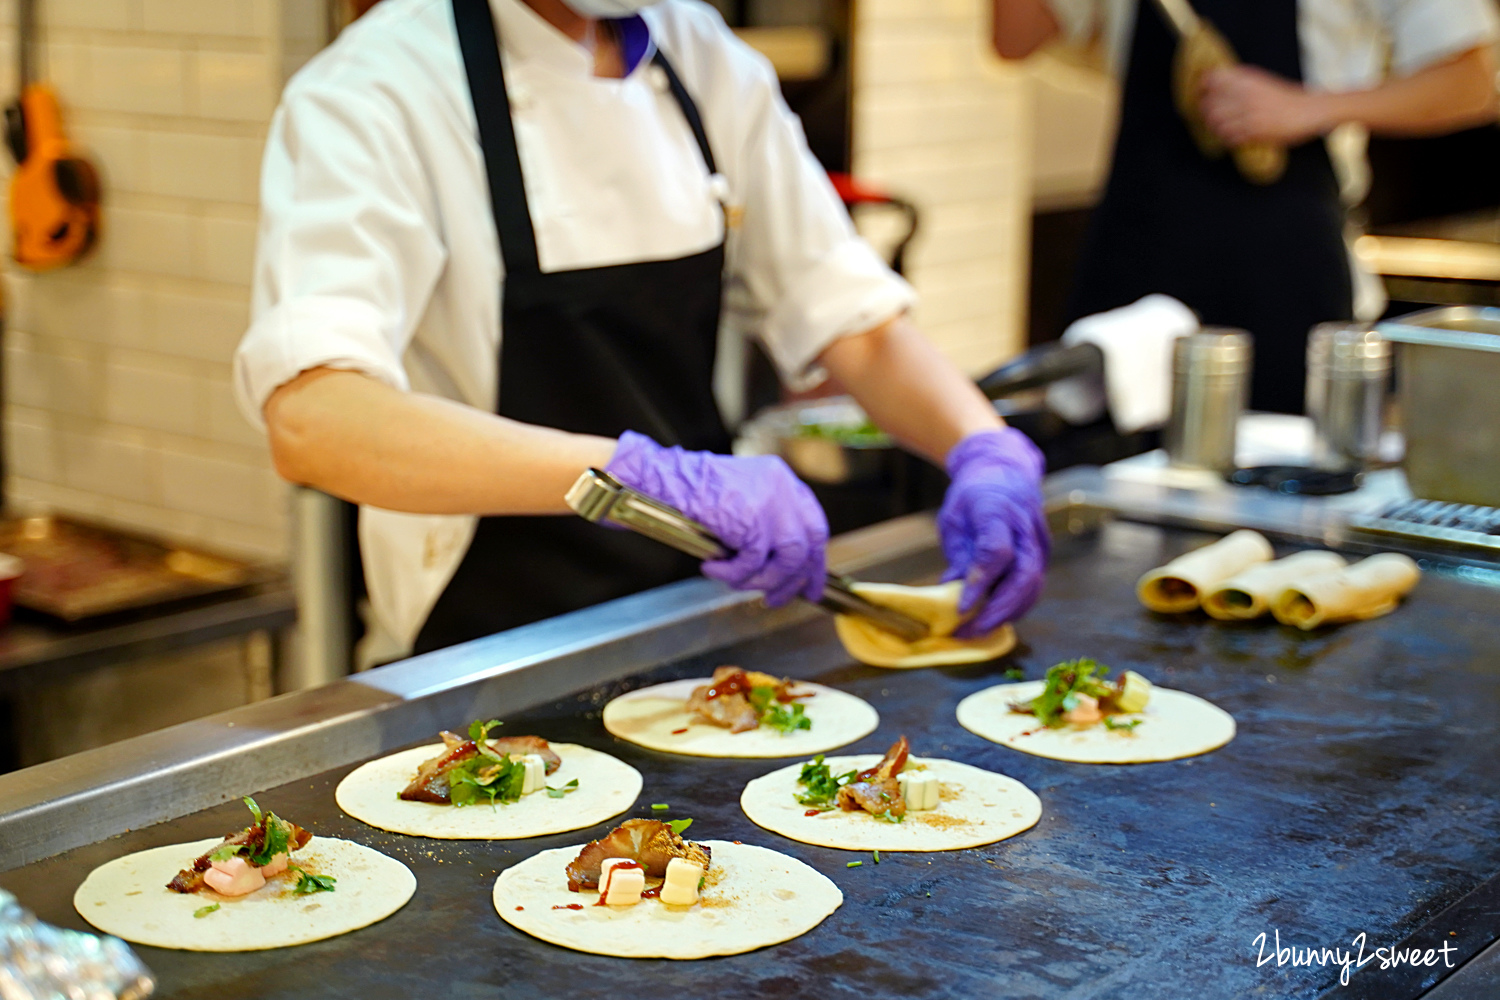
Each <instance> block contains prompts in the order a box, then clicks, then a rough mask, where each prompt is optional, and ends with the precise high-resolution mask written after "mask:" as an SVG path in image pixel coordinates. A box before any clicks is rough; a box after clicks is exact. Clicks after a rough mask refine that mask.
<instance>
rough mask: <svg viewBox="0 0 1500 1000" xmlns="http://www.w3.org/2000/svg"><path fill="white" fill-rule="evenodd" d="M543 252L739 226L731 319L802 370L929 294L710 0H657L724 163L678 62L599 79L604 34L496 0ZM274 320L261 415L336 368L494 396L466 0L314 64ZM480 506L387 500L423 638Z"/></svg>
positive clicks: (489, 274)
mask: <svg viewBox="0 0 1500 1000" xmlns="http://www.w3.org/2000/svg"><path fill="white" fill-rule="evenodd" d="M491 5H492V7H493V9H494V11H495V15H496V20H497V23H498V25H499V32H500V35H501V40H502V54H503V58H504V60H505V64H506V74H507V80H508V83H509V87H510V94H511V100H512V104H513V106H514V121H515V129H516V135H517V143H518V146H519V148H520V154H521V163H522V170H523V172H524V174H525V180H526V185H527V192H528V201H529V204H530V208H531V214H532V218H533V221H534V224H535V226H536V230H537V247H538V251H539V254H540V258H541V266H542V269H543V270H544V271H559V270H571V269H577V268H587V267H598V266H605V265H613V264H625V263H632V262H637V261H643V260H661V259H673V258H679V257H685V256H688V255H691V254H696V253H700V252H702V251H704V250H707V249H709V248H711V247H713V246H715V245H717V244H718V243H719V242H720V240H722V239H724V238H725V237H724V234H725V223H724V219H725V213H724V211H723V210H722V209H721V204H720V199H721V197H722V198H723V200H724V202H726V203H727V204H728V205H729V206H731V211H730V213H729V214H730V217H731V218H734V219H736V223H735V224H734V225H733V226H732V228H730V230H729V233H728V247H727V251H728V264H727V273H726V288H727V292H726V299H727V307H728V309H729V315H728V317H727V322H728V323H730V324H732V326H733V327H734V328H736V329H740V330H746V331H750V332H753V333H754V334H755V335H757V336H759V337H760V339H761V340H762V341H763V342H764V344H765V345H766V347H767V349H768V352H769V353H770V355H771V357H772V358H773V360H774V361H775V362H776V363H777V365H778V367H779V368H780V370H781V371H782V373H783V375H784V376H785V377H787V378H789V379H791V380H799V379H805V378H808V377H816V373H815V372H814V371H813V366H814V364H815V361H816V359H817V357H818V355H819V354H821V353H822V351H823V349H824V348H826V347H827V346H828V345H829V344H831V343H832V342H833V341H835V340H836V339H838V338H840V337H843V336H846V335H850V334H854V333H861V332H864V331H866V330H869V329H872V328H874V327H876V326H878V325H879V324H880V323H882V322H884V321H886V320H888V319H890V318H891V317H893V316H896V315H898V314H899V313H901V312H902V311H904V310H906V309H908V308H910V307H911V305H912V304H913V300H914V296H913V293H912V290H911V288H910V287H909V286H908V285H907V284H906V283H905V282H904V281H902V280H901V279H900V278H898V277H897V276H896V275H894V274H893V273H891V271H890V269H889V268H888V267H887V266H886V265H885V263H884V262H883V261H882V260H880V259H879V257H878V256H877V255H876V253H875V252H874V251H873V250H872V249H871V248H870V247H869V246H868V245H867V244H866V243H865V242H864V241H863V240H862V239H860V238H859V237H858V236H857V235H856V234H855V232H854V229H853V226H852V224H851V223H850V221H849V218H848V214H847V213H846V212H845V211H844V208H843V206H842V205H841V204H840V202H839V200H838V197H837V195H836V194H835V193H834V191H833V189H832V186H831V185H830V184H829V182H828V180H827V177H826V176H825V174H824V172H823V170H822V168H821V167H820V166H819V165H818V163H817V161H816V160H815V159H814V158H813V157H812V155H811V154H810V153H809V152H808V150H807V146H806V142H805V140H804V138H803V134H802V130H801V126H800V123H799V122H798V121H797V119H796V117H795V116H794V115H792V114H791V112H790V111H788V109H787V108H786V106H785V104H784V103H783V102H782V99H781V93H780V89H779V86H778V83H777V80H776V75H775V72H774V71H773V70H772V69H771V67H770V65H769V63H767V62H766V61H765V60H764V59H763V58H762V57H761V56H759V55H758V54H756V53H755V52H754V51H752V50H751V49H750V48H748V47H747V46H745V45H744V44H742V43H741V42H739V40H738V39H736V38H735V37H734V35H733V34H732V33H731V32H730V31H729V30H728V28H727V27H726V26H725V25H724V23H723V21H722V20H721V19H720V17H719V15H718V14H717V13H716V12H715V11H714V10H713V9H712V8H711V7H709V6H707V5H706V4H703V3H698V2H692V0H666V2H664V3H661V4H659V5H657V6H655V7H652V8H649V9H648V10H646V11H645V13H644V17H645V19H646V22H647V24H648V26H649V28H650V30H651V35H652V39H653V43H654V44H655V45H657V46H659V47H660V49H661V50H662V52H663V53H665V55H666V56H667V58H668V59H669V60H670V61H671V62H672V64H673V66H674V68H675V69H676V70H677V72H678V74H679V76H681V78H682V80H683V83H684V85H685V86H686V88H687V90H688V92H689V93H690V94H691V95H692V97H693V99H694V100H695V101H696V102H697V104H698V107H699V109H700V111H701V113H702V116H703V119H704V124H705V128H706V130H707V133H708V137H709V142H710V144H711V146H712V148H713V150H714V155H715V157H716V159H717V160H718V167H719V172H720V174H721V175H722V177H723V180H722V181H719V182H711V180H710V178H709V176H708V173H707V171H706V169H705V167H704V164H703V160H702V157H701V155H700V153H699V150H698V147H697V144H696V143H695V142H694V140H693V136H692V132H691V130H690V129H689V127H688V125H687V122H686V120H685V119H684V118H683V116H682V112H681V110H680V109H679V107H678V105H677V103H676V101H675V100H674V99H673V98H672V96H671V94H670V92H669V91H668V90H667V87H666V81H665V77H664V74H662V73H661V71H660V70H659V69H658V68H656V67H653V66H651V65H650V57H649V55H648V57H647V59H645V60H643V61H642V63H641V64H640V66H638V67H637V68H636V69H634V70H633V71H632V72H631V73H630V74H629V75H628V76H627V77H626V78H625V79H623V80H610V79H601V78H597V77H595V76H593V66H592V62H591V57H590V56H589V54H588V52H587V51H586V50H585V49H583V48H582V47H581V46H579V45H577V44H575V43H574V42H573V41H571V40H570V39H568V38H566V37H565V36H564V35H562V34H561V33H560V32H558V31H557V30H556V29H554V28H552V27H551V26H550V25H549V24H547V23H546V22H545V21H543V20H542V19H541V18H539V17H538V16H537V15H536V14H535V13H534V12H533V11H532V10H531V9H530V8H528V7H526V6H525V5H523V4H521V3H520V2H518V0H491ZM261 202H262V218H261V227H260V243H259V249H258V253H257V260H256V271H255V288H254V297H253V306H252V309H253V313H252V315H253V324H252V326H251V328H250V330H249V332H248V333H247V334H246V335H245V338H244V340H243V342H242V343H241V345H240V349H239V352H238V354H237V356H236V358H235V389H236V395H237V397H238V399H239V402H240V405H241V408H242V409H243V411H244V413H245V415H246V416H247V417H248V418H249V419H250V420H252V421H254V422H256V423H257V425H260V424H261V422H262V418H261V408H262V407H263V405H264V404H265V401H266V399H267V398H268V397H269V396H270V395H271V393H272V392H274V391H275V389H276V388H277V387H278V386H280V385H283V384H284V383H286V382H287V381H289V380H291V379H292V378H294V377H296V376H297V375H298V374H299V373H300V372H302V371H305V370H307V369H310V368H315V367H319V366H327V367H333V368H342V369H350V370H354V371H360V372H364V373H366V374H368V375H370V376H372V377H374V378H377V379H380V380H381V381H383V382H385V383H387V384H389V385H391V386H394V387H396V388H398V389H403V390H406V389H411V390H414V391H419V392H425V393H433V394H437V395H440V396H444V397H447V398H449V399H454V400H458V401H460V402H463V403H467V404H469V405H471V406H475V407H478V408H480V409H483V410H487V411H493V410H494V409H495V406H496V399H495V395H496V389H497V384H498V373H499V364H498V357H499V347H500V338H501V337H502V336H503V331H502V330H501V329H500V301H501V286H502V283H503V280H504V276H503V274H502V263H501V258H500V253H499V247H498V241H497V236H496V233H495V227H494V221H493V217H492V215H491V210H490V201H489V189H488V186H487V181H486V177H485V172H484V164H483V159H482V155H481V152H480V147H479V143H478V139H477V128H476V125H475V121H474V112H473V106H472V104H471V102H470V98H469V92H468V84H467V79H466V76H465V74H464V69H463V63H462V58H461V56H460V54H459V49H458V42H457V38H456V36H455V33H454V26H453V15H452V9H451V5H450V0H385V2H383V3H381V4H379V5H378V6H376V7H375V9H374V10H373V11H372V12H371V13H370V14H368V15H366V17H365V18H363V19H362V20H360V21H359V22H357V23H356V24H355V25H354V26H352V27H351V28H349V29H348V30H347V31H345V32H344V34H343V35H342V36H341V37H340V38H339V40H338V41H337V42H336V43H335V44H334V45H333V46H331V47H330V48H329V49H328V50H326V51H325V52H323V53H322V54H320V55H319V56H318V57H317V58H316V59H314V60H313V61H312V62H311V63H310V64H309V65H308V66H307V67H306V68H304V69H303V70H302V71H301V72H300V73H298V74H297V76H296V77H295V78H293V80H292V82H291V83H290V84H289V85H288V86H287V89H286V92H285V94H284V95H283V97H282V102H281V106H280V108H279V109H278V110H277V112H276V116H275V118H274V120H273V121H272V125H271V132H270V138H269V141H268V144H267V149H266V157H265V165H264V170H263V174H262V181H261ZM474 525H475V519H474V518H472V517H448V516H426V515H412V514H400V513H394V512H391V511H384V510H377V509H373V508H368V507H367V508H364V509H362V511H361V516H360V546H361V551H362V553H363V556H364V562H365V573H366V578H367V583H368V587H369V592H370V600H371V604H372V607H373V610H374V613H375V617H376V619H377V623H378V625H379V626H380V627H381V628H382V629H383V630H384V631H385V632H387V633H388V634H389V637H390V638H391V639H393V640H394V643H395V646H396V648H397V649H409V648H410V646H411V643H412V641H413V640H414V639H415V637H416V634H417V632H418V630H419V629H420V628H421V626H422V623H423V622H424V621H425V620H426V617H427V614H428V612H429V611H430V610H431V608H432V606H433V604H434V603H435V602H436V600H437V598H438V596H439V595H440V594H441V593H442V590H443V588H444V587H445V586H446V585H447V583H448V580H449V579H450V578H451V577H452V575H453V572H454V570H455V569H456V568H457V566H458V563H459V561H460V560H461V559H462V557H463V554H464V552H465V550H466V549H467V548H468V544H469V541H470V539H471V538H472V537H473V531H474Z"/></svg>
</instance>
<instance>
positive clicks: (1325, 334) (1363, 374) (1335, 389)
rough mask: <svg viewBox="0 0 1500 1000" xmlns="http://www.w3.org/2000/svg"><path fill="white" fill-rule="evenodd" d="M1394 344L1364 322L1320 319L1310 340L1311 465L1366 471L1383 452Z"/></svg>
mask: <svg viewBox="0 0 1500 1000" xmlns="http://www.w3.org/2000/svg"><path fill="white" fill-rule="evenodd" d="M1390 381H1391V344H1390V342H1389V341H1388V340H1386V339H1385V338H1384V337H1382V336H1381V335H1380V334H1379V333H1377V332H1375V330H1373V329H1371V328H1370V327H1369V326H1367V325H1365V324H1362V323H1320V324H1318V325H1317V326H1315V327H1313V330H1312V333H1311V335H1309V337H1308V340H1307V415H1308V416H1309V417H1311V418H1312V423H1313V464H1314V465H1316V466H1317V467H1318V468H1321V469H1329V470H1334V471H1346V470H1354V469H1362V468H1364V467H1365V466H1366V465H1368V464H1369V463H1370V462H1372V461H1374V459H1375V458H1376V456H1377V454H1378V453H1379V450H1380V432H1381V430H1382V429H1383V428H1384V425H1385V406H1386V399H1387V393H1388V389H1389V387H1390Z"/></svg>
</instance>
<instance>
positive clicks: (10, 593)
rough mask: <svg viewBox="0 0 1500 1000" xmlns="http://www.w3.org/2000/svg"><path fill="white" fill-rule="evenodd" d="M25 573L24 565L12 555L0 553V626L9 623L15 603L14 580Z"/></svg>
mask: <svg viewBox="0 0 1500 1000" xmlns="http://www.w3.org/2000/svg"><path fill="white" fill-rule="evenodd" d="M25 571H26V564H25V563H24V562H22V561H21V560H20V559H18V558H16V557H15V556H12V555H7V554H5V553H4V552H0V625H4V624H6V623H7V622H9V621H10V609H11V605H12V604H13V603H14V601H15V590H16V580H18V579H19V578H20V576H21V574H22V573H24V572H25Z"/></svg>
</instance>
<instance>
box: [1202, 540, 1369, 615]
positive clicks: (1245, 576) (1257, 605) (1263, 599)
mask: <svg viewBox="0 0 1500 1000" xmlns="http://www.w3.org/2000/svg"><path fill="white" fill-rule="evenodd" d="M1345 565H1346V563H1345V562H1344V557H1343V556H1341V555H1339V554H1338V553H1336V552H1298V553H1297V554H1296V555H1291V556H1287V557H1286V558H1285V559H1278V560H1276V561H1275V562H1268V563H1256V564H1255V565H1254V566H1251V567H1250V568H1249V569H1247V570H1244V571H1243V572H1240V573H1237V574H1235V575H1234V576H1232V577H1230V578H1229V579H1228V580H1225V581H1223V582H1222V583H1219V584H1216V585H1214V586H1213V587H1212V588H1210V589H1209V591H1208V592H1207V593H1206V594H1205V595H1204V597H1203V610H1204V611H1207V612H1208V613H1209V614H1210V615H1211V616H1213V617H1214V618H1218V619H1219V620H1220V621H1249V620H1250V619H1252V618H1259V617H1260V616H1261V615H1263V614H1265V613H1266V612H1268V611H1270V610H1271V602H1273V601H1274V600H1276V598H1278V597H1280V596H1281V594H1282V592H1283V591H1285V590H1286V589H1287V588H1288V587H1295V586H1297V585H1298V584H1301V583H1304V582H1305V581H1307V580H1309V579H1312V578H1314V577H1319V576H1323V575H1325V574H1328V573H1337V572H1338V571H1339V570H1341V569H1343V568H1344V566H1345Z"/></svg>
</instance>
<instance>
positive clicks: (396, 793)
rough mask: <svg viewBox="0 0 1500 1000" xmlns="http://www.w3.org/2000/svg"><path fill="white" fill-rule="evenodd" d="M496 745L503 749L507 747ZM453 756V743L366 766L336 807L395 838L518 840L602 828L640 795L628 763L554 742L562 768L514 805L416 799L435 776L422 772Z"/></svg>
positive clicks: (338, 794) (348, 782)
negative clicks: (600, 825)
mask: <svg viewBox="0 0 1500 1000" xmlns="http://www.w3.org/2000/svg"><path fill="white" fill-rule="evenodd" d="M510 739H512V740H518V739H520V740H524V739H528V738H527V737H511V738H510ZM530 739H534V738H530ZM537 742H539V743H542V746H543V747H547V744H545V742H544V741H540V740H538V741H537ZM494 745H496V746H497V747H502V748H503V746H504V745H505V741H504V740H496V741H494ZM521 749H523V750H527V751H530V750H531V749H532V748H531V747H529V746H523V747H521ZM453 750H454V745H453V744H452V743H451V742H444V743H441V744H435V745H431V746H424V747H416V748H414V749H411V750H402V751H400V752H399V753H394V754H391V755H390V756H389V757H381V758H380V759H379V760H372V761H370V762H369V763H366V764H361V765H360V766H359V767H357V768H355V769H354V770H353V771H351V772H350V773H349V775H348V776H347V777H345V778H344V780H343V781H341V782H339V786H338V789H337V790H336V791H335V792H334V800H335V801H336V802H337V803H338V806H339V808H340V809H342V810H344V812H346V813H348V814H349V815H350V816H353V817H354V818H355V819H357V820H360V821H361V822H364V823H368V824H370V825H371V826H373V827H377V828H379V829H381V830H389V831H390V832H392V833H404V834H409V835H410V836H413V837H433V838H436V839H439V840H520V839H524V838H527V837H544V836H546V835H548V834H553V833H566V832H567V831H569V830H581V829H583V828H584V827H588V826H594V825H595V824H597V823H602V822H604V821H605V820H607V819H609V818H610V817H612V816H618V815H619V814H620V813H622V812H624V811H626V810H627V809H629V808H630V807H631V806H632V805H634V804H635V800H636V797H637V796H638V795H640V794H641V773H640V772H639V771H637V770H636V769H635V768H633V767H631V766H630V765H629V764H627V763H625V762H624V761H622V760H619V759H617V758H615V757H611V756H610V755H609V754H607V753H600V752H599V751H598V750H590V749H589V748H588V747H583V746H578V745H576V744H573V743H553V744H551V745H550V747H547V753H548V754H551V755H552V756H555V757H556V758H557V760H558V762H559V763H558V764H557V766H556V767H553V768H551V769H550V770H548V771H547V774H546V787H545V788H542V789H540V790H538V791H534V792H532V793H530V794H527V795H522V796H521V797H520V798H519V800H517V801H514V802H507V801H504V800H503V799H501V800H497V801H496V802H495V803H494V804H493V805H491V804H490V803H489V802H488V801H486V800H483V799H480V800H478V801H476V802H474V803H473V804H470V805H464V806H455V805H452V804H451V803H449V802H443V801H440V798H439V797H434V796H430V795H429V796H428V797H427V801H417V800H415V799H414V798H413V797H412V796H414V794H415V793H414V791H413V786H415V785H417V784H418V780H417V778H418V776H419V774H422V773H423V772H424V770H426V771H430V770H432V768H425V769H424V765H429V764H431V763H432V762H433V761H434V760H435V759H439V758H441V757H442V756H443V755H445V754H449V753H452V752H453ZM549 763H550V762H549ZM574 782H577V784H576V785H574V784H573V783H574ZM423 786H424V787H426V788H429V789H431V788H434V787H436V783H435V782H433V781H431V780H428V781H426V782H423ZM549 789H550V791H549ZM403 794H406V795H407V796H408V798H402V797H401V795H403Z"/></svg>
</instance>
